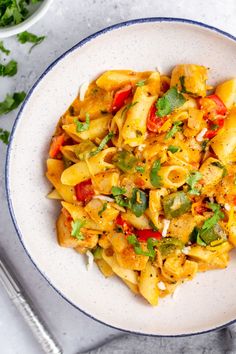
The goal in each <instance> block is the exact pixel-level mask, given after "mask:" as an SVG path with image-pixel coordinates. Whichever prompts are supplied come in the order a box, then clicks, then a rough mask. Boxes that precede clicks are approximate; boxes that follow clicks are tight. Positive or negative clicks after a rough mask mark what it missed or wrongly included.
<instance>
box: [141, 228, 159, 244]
mask: <svg viewBox="0 0 236 354" xmlns="http://www.w3.org/2000/svg"><path fill="white" fill-rule="evenodd" d="M135 235H136V236H137V237H138V240H139V241H144V242H145V241H147V240H148V239H149V238H155V239H156V240H161V238H162V235H161V233H160V232H159V231H153V230H151V229H144V230H136V231H135Z"/></svg>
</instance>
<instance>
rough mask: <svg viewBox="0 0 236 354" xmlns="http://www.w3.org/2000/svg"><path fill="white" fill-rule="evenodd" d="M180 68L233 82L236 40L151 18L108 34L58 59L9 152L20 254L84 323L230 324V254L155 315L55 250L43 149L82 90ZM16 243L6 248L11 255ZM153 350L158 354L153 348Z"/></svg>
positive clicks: (173, 327)
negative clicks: (126, 74)
mask: <svg viewBox="0 0 236 354" xmlns="http://www.w3.org/2000/svg"><path fill="white" fill-rule="evenodd" d="M179 63H195V64H202V65H205V66H206V67H209V68H210V69H211V70H210V73H209V84H210V85H215V84H216V83H218V82H220V81H223V80H226V79H228V78H231V77H233V76H235V68H236V38H234V37H233V36H231V35H230V34H227V33H225V32H223V31H220V30H217V29H216V28H213V27H210V26H207V25H204V24H201V23H197V22H193V21H189V20H183V19H172V18H149V19H139V20H133V21H128V22H125V23H122V24H118V25H115V26H112V27H109V28H106V29H104V30H102V31H100V32H97V33H95V34H93V35H92V36H90V37H88V38H86V39H84V40H83V41H81V42H80V43H78V44H77V45H75V46H74V47H73V48H72V49H70V50H68V51H67V52H66V53H64V54H63V55H61V57H60V58H58V59H57V60H56V61H55V62H54V63H53V64H52V65H50V67H49V68H48V69H47V70H46V71H45V72H44V73H43V74H42V76H41V77H40V78H39V79H38V81H37V82H36V83H35V85H34V86H33V88H32V89H31V90H30V92H29V94H28V96H27V98H26V100H25V102H24V103H23V105H22V107H21V110H20V113H19V114H18V117H17V119H16V122H15V125H14V128H13V131H12V135H11V141H10V145H9V148H8V156H7V165H6V187H7V198H8V205H9V208H10V212H11V216H12V220H13V223H14V225H15V227H16V231H17V233H18V236H19V238H20V241H21V242H22V245H23V246H24V248H25V250H26V252H27V253H28V255H29V257H30V258H31V260H32V262H33V263H34V264H35V265H36V267H37V268H38V269H39V271H40V272H41V273H42V274H43V276H44V277H45V278H46V279H47V280H48V282H49V283H50V284H51V285H52V286H53V287H54V288H55V289H56V290H57V291H58V293H59V294H61V296H62V297H63V298H65V299H66V300H67V301H68V302H69V303H71V304H72V305H73V306H75V307H76V308H78V309H80V310H81V311H83V312H84V313H86V314H87V315H88V316H90V317H92V318H95V319H97V320H98V321H100V322H102V323H105V324H107V325H109V326H112V327H115V328H118V329H122V330H125V331H129V332H133V333H139V334H145V335H155V336H181V335H182V336H184V335H190V334H197V333H203V332H208V331H210V330H213V329H219V328H221V327H222V326H224V325H226V324H230V323H233V322H235V321H236V301H235V299H236V281H235V270H236V252H235V251H234V252H233V253H232V254H231V261H230V263H229V267H228V268H227V269H222V270H214V271H209V272H206V273H200V274H198V275H197V276H196V278H195V279H194V280H192V281H191V282H187V283H185V284H183V285H181V286H180V287H179V291H178V295H177V296H175V297H174V299H173V298H172V297H171V296H169V297H166V298H164V299H160V304H159V306H158V307H155V308H153V307H151V306H150V305H148V304H147V303H145V302H144V301H143V300H142V299H141V298H140V297H138V296H136V297H135V296H134V295H133V294H132V293H131V291H130V290H129V289H128V288H127V287H126V286H125V285H124V284H122V282H121V281H119V279H118V278H117V277H113V278H111V279H105V277H103V275H102V274H101V273H100V272H99V270H98V269H97V268H96V267H95V266H94V267H93V268H92V269H91V270H90V271H87V269H86V265H85V259H84V257H82V256H81V255H78V254H77V253H76V252H75V251H73V250H71V249H65V248H62V247H59V246H58V244H57V241H56V232H55V220H56V217H57V215H58V212H59V203H56V202H53V201H52V200H49V199H47V198H46V195H47V193H48V191H49V190H50V188H51V186H50V185H49V183H48V182H47V180H46V177H45V167H46V166H45V165H46V162H45V160H46V158H47V153H48V147H49V141H50V138H51V135H52V134H53V131H54V129H55V125H56V123H57V121H58V119H59V117H60V116H61V115H62V114H63V112H64V111H65V110H66V108H67V107H68V106H69V104H70V103H71V102H72V100H73V99H74V97H76V95H77V94H78V88H79V86H80V85H81V84H82V83H83V82H85V81H87V80H92V79H94V78H96V77H97V76H98V75H99V74H101V73H102V72H103V71H105V70H109V69H133V70H141V71H145V70H154V69H155V68H157V67H158V68H159V70H160V71H161V72H162V73H169V72H170V70H171V69H172V68H173V66H174V65H176V64H179ZM12 242H14V240H11V239H9V247H11V243H12ZM157 351H158V349H157Z"/></svg>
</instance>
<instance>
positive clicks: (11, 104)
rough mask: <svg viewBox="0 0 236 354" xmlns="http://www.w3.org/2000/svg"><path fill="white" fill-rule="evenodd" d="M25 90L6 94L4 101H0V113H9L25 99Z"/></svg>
mask: <svg viewBox="0 0 236 354" xmlns="http://www.w3.org/2000/svg"><path fill="white" fill-rule="evenodd" d="M25 96H26V93H25V92H23V91H22V92H15V93H13V94H12V95H10V94H8V95H6V98H5V100H4V101H2V102H0V115H3V114H6V113H9V112H11V111H13V110H14V109H16V108H17V107H18V106H19V105H20V104H21V103H22V102H23V101H24V99H25Z"/></svg>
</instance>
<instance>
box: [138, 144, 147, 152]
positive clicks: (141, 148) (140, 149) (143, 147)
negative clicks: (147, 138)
mask: <svg viewBox="0 0 236 354" xmlns="http://www.w3.org/2000/svg"><path fill="white" fill-rule="evenodd" d="M145 147H146V144H140V145H139V146H138V151H143V149H145Z"/></svg>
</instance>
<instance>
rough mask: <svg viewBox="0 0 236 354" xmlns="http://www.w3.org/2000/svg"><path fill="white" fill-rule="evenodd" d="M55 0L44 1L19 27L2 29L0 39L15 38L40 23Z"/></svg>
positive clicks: (0, 28) (13, 26)
mask: <svg viewBox="0 0 236 354" xmlns="http://www.w3.org/2000/svg"><path fill="white" fill-rule="evenodd" d="M52 2H53V0H44V1H43V2H42V3H41V4H40V5H39V7H38V9H37V10H36V11H35V12H33V13H32V15H30V16H29V17H28V18H27V19H26V20H24V21H23V22H21V23H18V24H17V25H12V26H7V27H0V38H7V37H11V36H14V35H16V34H18V33H20V32H23V31H26V30H27V29H28V28H29V27H31V26H33V25H34V24H35V23H36V22H38V21H39V20H40V19H41V18H42V17H43V16H44V15H45V14H46V12H47V11H48V9H49V7H50V5H51V4H52Z"/></svg>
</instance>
